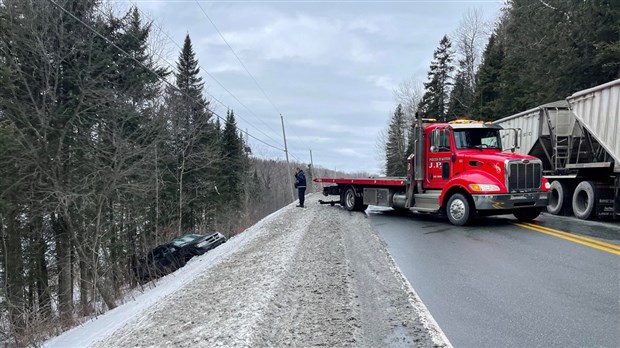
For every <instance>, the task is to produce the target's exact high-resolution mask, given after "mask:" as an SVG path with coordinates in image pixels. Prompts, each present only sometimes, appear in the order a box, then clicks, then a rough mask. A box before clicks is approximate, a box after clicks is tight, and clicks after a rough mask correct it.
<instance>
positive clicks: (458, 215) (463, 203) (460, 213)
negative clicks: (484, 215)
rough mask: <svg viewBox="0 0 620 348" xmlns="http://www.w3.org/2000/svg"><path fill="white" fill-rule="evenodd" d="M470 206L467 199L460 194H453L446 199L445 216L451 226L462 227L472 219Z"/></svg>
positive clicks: (472, 214)
mask: <svg viewBox="0 0 620 348" xmlns="http://www.w3.org/2000/svg"><path fill="white" fill-rule="evenodd" d="M471 207H472V204H471V203H470V201H469V199H467V197H466V196H465V195H463V194H461V193H455V194H453V195H452V196H450V199H448V204H447V205H446V215H448V220H450V222H451V223H452V224H453V225H456V226H463V225H466V224H467V223H469V221H470V220H471V219H472V218H473V216H474V213H473V211H472V208H471Z"/></svg>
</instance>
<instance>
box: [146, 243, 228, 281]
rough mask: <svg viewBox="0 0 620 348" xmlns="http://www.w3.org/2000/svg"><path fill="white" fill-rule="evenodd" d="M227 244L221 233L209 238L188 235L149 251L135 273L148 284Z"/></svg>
mask: <svg viewBox="0 0 620 348" xmlns="http://www.w3.org/2000/svg"><path fill="white" fill-rule="evenodd" d="M225 242H226V237H224V235H222V234H221V233H219V232H215V233H212V234H210V235H207V236H205V235H200V234H186V235H184V236H181V237H178V238H175V239H173V240H171V241H170V242H168V243H166V244H162V245H159V246H157V247H155V248H154V249H152V250H151V251H149V252H148V253H147V254H146V256H145V257H143V258H141V259H139V260H138V261H137V262H136V265H135V266H134V273H135V275H136V278H137V279H138V280H139V281H140V282H141V283H146V282H148V281H150V280H152V279H156V278H159V277H163V276H165V275H167V274H169V273H172V272H174V271H176V270H177V269H179V268H181V267H183V266H185V264H186V263H187V261H189V260H190V259H191V258H192V257H194V256H196V255H202V254H204V253H206V252H207V251H209V250H211V249H213V248H215V247H217V246H218V245H220V244H222V243H225Z"/></svg>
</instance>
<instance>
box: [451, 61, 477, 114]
mask: <svg viewBox="0 0 620 348" xmlns="http://www.w3.org/2000/svg"><path fill="white" fill-rule="evenodd" d="M460 63H461V64H460V69H459V71H458V72H457V74H456V77H455V78H454V87H453V88H452V92H451V93H450V101H449V103H448V112H447V116H448V118H450V119H455V118H458V117H462V116H470V114H471V111H470V110H471V107H472V103H473V99H474V91H473V88H472V86H473V84H472V81H470V80H469V73H468V72H467V71H466V70H465V69H464V64H463V62H462V61H461V62H460Z"/></svg>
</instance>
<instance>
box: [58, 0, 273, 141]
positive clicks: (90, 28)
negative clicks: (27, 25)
mask: <svg viewBox="0 0 620 348" xmlns="http://www.w3.org/2000/svg"><path fill="white" fill-rule="evenodd" d="M48 1H49V2H50V3H52V4H53V5H54V6H56V7H57V8H58V9H60V10H61V11H63V12H64V13H66V14H67V15H69V16H70V17H71V18H73V19H75V20H76V21H77V22H78V23H80V24H82V25H83V26H84V27H86V28H87V29H88V30H90V31H92V32H93V33H94V34H95V35H97V36H99V37H100V38H102V39H103V40H105V42H107V43H108V44H109V45H111V46H112V47H114V48H116V49H117V50H119V51H120V52H122V53H123V54H124V55H125V56H127V57H128V58H130V59H132V60H134V61H135V62H136V63H138V64H139V65H141V66H142V67H143V68H145V69H147V70H148V71H149V72H151V73H152V74H153V75H155V76H156V77H157V78H158V79H159V80H160V81H162V82H164V83H165V84H167V85H169V86H170V87H172V88H174V89H175V90H177V91H178V92H180V93H182V94H183V95H185V96H186V97H188V98H190V99H191V100H193V101H195V102H198V103H201V102H200V101H199V100H196V99H195V98H194V97H192V96H190V95H189V94H187V93H185V92H184V91H181V90H180V89H179V88H178V87H177V86H175V85H174V84H172V83H171V82H169V81H168V80H166V79H165V78H163V77H162V76H160V75H158V74H157V73H156V72H155V71H153V69H151V68H150V67H148V66H146V65H145V64H144V63H142V62H140V61H139V60H137V59H136V58H135V57H133V56H132V55H130V54H129V53H127V52H126V51H125V50H123V49H122V48H120V47H119V46H118V45H116V44H115V43H114V42H112V41H111V40H110V39H108V38H107V37H105V36H104V35H103V34H101V33H100V32H98V31H97V30H96V29H94V28H93V27H91V26H90V25H88V24H87V23H85V22H84V21H83V20H81V19H79V18H78V17H77V16H75V15H74V14H73V13H71V11H69V10H67V9H65V8H64V7H63V6H62V5H60V4H58V3H57V2H56V1H54V0H48ZM204 106H206V105H204ZM211 113H212V114H213V115H215V116H216V117H217V118H219V119H220V120H222V121H224V122H225V123H227V122H228V120H227V119H225V118H224V117H222V116H220V115H219V114H217V113H216V112H215V111H211ZM236 128H237V130H238V131H240V130H241V129H240V128H239V127H238V126H236ZM247 135H248V137H250V138H252V139H254V140H256V141H258V142H260V143H262V144H264V145H267V146H269V147H272V148H274V149H277V150H280V151H284V149H282V148H279V147H277V146H274V145H272V144H269V143H267V142H266V141H263V140H262V139H260V138H257V137H256V136H254V135H252V134H250V133H249V132H248V133H247Z"/></svg>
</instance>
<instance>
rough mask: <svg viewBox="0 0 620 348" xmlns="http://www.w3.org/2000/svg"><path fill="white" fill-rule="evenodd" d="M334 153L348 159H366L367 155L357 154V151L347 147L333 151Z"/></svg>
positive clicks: (363, 153)
mask: <svg viewBox="0 0 620 348" xmlns="http://www.w3.org/2000/svg"><path fill="white" fill-rule="evenodd" d="M334 152H336V153H337V154H340V155H343V156H348V157H355V158H368V153H366V152H359V151H357V150H354V149H351V148H348V147H345V148H338V149H334Z"/></svg>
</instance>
